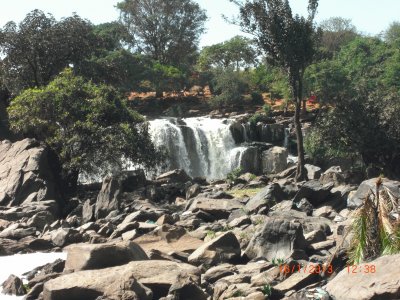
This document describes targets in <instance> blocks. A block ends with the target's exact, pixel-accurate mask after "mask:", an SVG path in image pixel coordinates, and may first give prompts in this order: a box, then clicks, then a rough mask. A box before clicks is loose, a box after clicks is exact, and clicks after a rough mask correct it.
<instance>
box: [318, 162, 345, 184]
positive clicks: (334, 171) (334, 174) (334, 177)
mask: <svg viewBox="0 0 400 300" xmlns="http://www.w3.org/2000/svg"><path fill="white" fill-rule="evenodd" d="M319 181H320V182H321V183H322V184H330V183H332V182H333V183H334V185H335V186H339V185H341V184H345V181H346V180H345V176H344V174H343V173H342V169H341V168H340V167H339V166H333V167H330V168H329V169H328V170H326V171H325V172H324V173H323V174H322V175H321V177H320V179H319Z"/></svg>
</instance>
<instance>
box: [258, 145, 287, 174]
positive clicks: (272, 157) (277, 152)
mask: <svg viewBox="0 0 400 300" xmlns="http://www.w3.org/2000/svg"><path fill="white" fill-rule="evenodd" d="M287 157H288V152H287V150H286V148H283V147H277V146H275V147H272V148H271V149H268V150H266V151H264V152H263V153H262V168H263V170H262V171H263V173H264V174H278V173H280V172H282V171H284V170H285V169H286V168H287Z"/></svg>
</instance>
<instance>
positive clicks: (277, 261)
mask: <svg viewBox="0 0 400 300" xmlns="http://www.w3.org/2000/svg"><path fill="white" fill-rule="evenodd" d="M271 263H272V264H273V265H274V266H279V265H282V264H284V263H285V259H284V258H275V257H274V258H273V259H272V261H271Z"/></svg>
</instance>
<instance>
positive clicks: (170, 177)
mask: <svg viewBox="0 0 400 300" xmlns="http://www.w3.org/2000/svg"><path fill="white" fill-rule="evenodd" d="M191 180H192V179H191V178H190V177H189V175H188V174H186V172H185V171H184V170H181V169H176V170H172V171H169V172H166V173H163V174H161V175H159V176H158V177H157V178H156V181H157V182H159V183H185V182H188V181H191Z"/></svg>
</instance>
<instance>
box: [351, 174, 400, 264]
mask: <svg viewBox="0 0 400 300" xmlns="http://www.w3.org/2000/svg"><path fill="white" fill-rule="evenodd" d="M381 185H383V183H382V179H380V180H379V179H378V181H377V183H376V186H377V189H376V193H374V192H372V191H371V192H370V193H369V194H368V195H367V197H366V198H365V200H364V203H363V206H362V207H361V208H359V210H358V211H357V212H356V217H355V219H354V221H353V224H352V228H351V230H352V232H353V238H352V241H351V247H350V250H349V263H351V264H359V263H361V262H363V261H366V260H370V259H373V258H375V257H377V256H379V255H386V254H395V253H400V223H399V221H398V220H394V221H393V220H391V218H390V212H392V211H397V209H398V205H399V202H398V201H399V199H396V198H395V197H394V196H393V193H392V192H391V191H390V190H389V189H388V188H387V187H385V186H384V185H383V189H381Z"/></svg>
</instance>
